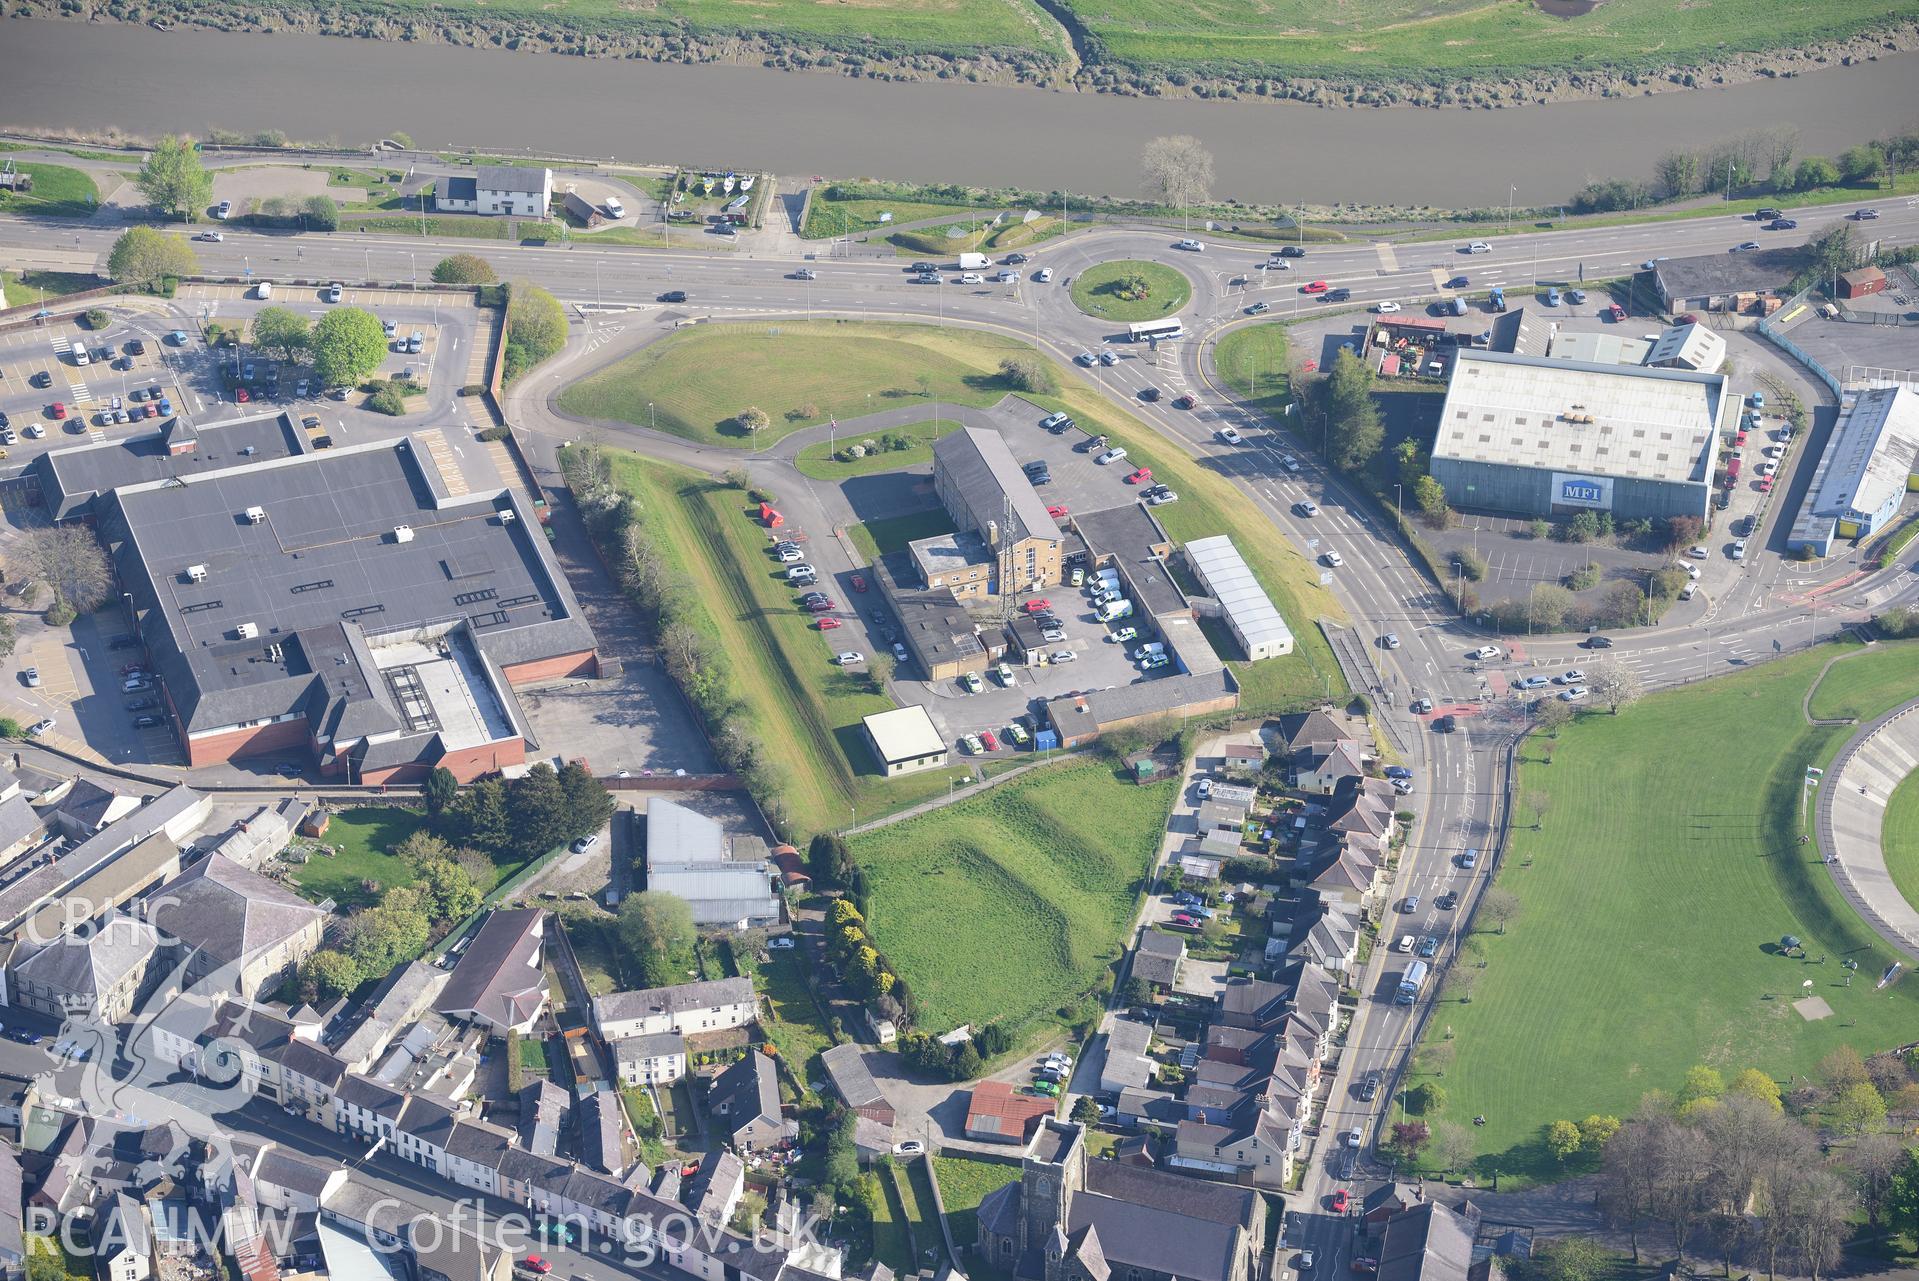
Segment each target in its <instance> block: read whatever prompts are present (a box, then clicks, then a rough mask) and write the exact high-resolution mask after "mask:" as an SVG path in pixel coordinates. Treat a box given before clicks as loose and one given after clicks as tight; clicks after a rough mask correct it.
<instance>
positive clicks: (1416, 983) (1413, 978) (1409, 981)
mask: <svg viewBox="0 0 1919 1281" xmlns="http://www.w3.org/2000/svg"><path fill="white" fill-rule="evenodd" d="M1424 986H1426V962H1424V961H1414V962H1413V963H1412V964H1411V965H1408V966H1407V967H1406V973H1405V974H1404V975H1403V976H1401V978H1400V980H1399V991H1397V992H1395V993H1394V994H1393V1004H1394V1005H1411V1004H1412V1003H1413V1002H1414V1001H1417V1000H1418V999H1419V989H1420V988H1422V987H1424Z"/></svg>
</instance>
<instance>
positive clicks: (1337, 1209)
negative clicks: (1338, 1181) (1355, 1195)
mask: <svg viewBox="0 0 1919 1281" xmlns="http://www.w3.org/2000/svg"><path fill="white" fill-rule="evenodd" d="M1352 1201H1353V1199H1352V1198H1351V1197H1350V1196H1348V1195H1346V1189H1345V1188H1340V1189H1339V1190H1338V1191H1336V1192H1334V1193H1333V1213H1334V1214H1344V1213H1346V1207H1347V1206H1349V1205H1351V1204H1352Z"/></svg>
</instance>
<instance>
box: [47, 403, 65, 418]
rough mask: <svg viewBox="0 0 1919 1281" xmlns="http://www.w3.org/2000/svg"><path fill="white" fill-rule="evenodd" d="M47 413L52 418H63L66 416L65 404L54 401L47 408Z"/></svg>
mask: <svg viewBox="0 0 1919 1281" xmlns="http://www.w3.org/2000/svg"><path fill="white" fill-rule="evenodd" d="M47 413H48V414H49V415H51V416H52V417H54V418H65V417H66V416H67V406H66V402H64V401H59V400H56V401H54V402H53V403H52V404H51V405H49V406H47Z"/></svg>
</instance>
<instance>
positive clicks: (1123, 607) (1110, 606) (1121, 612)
mask: <svg viewBox="0 0 1919 1281" xmlns="http://www.w3.org/2000/svg"><path fill="white" fill-rule="evenodd" d="M1132 616H1133V602H1132V601H1130V600H1116V601H1109V602H1107V603H1106V604H1104V605H1101V606H1100V607H1099V621H1100V622H1102V623H1111V622H1115V621H1117V620H1119V619H1122V618H1131V617H1132Z"/></svg>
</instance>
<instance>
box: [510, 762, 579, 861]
mask: <svg viewBox="0 0 1919 1281" xmlns="http://www.w3.org/2000/svg"><path fill="white" fill-rule="evenodd" d="M506 805H507V809H508V811H510V812H511V813H512V815H513V840H514V843H515V844H517V845H518V846H519V847H520V849H521V850H523V851H524V852H526V853H527V854H529V855H539V854H544V853H546V852H547V851H548V850H550V849H553V848H554V847H556V846H560V845H565V844H566V843H567V842H568V841H569V840H570V839H572V836H571V832H572V825H571V823H570V822H569V821H568V816H567V808H568V807H567V797H566V792H565V790H564V789H563V788H561V786H560V778H559V775H557V774H555V773H554V772H553V767H552V766H551V765H549V764H547V763H546V762H545V761H537V762H535V763H534V764H533V766H532V767H531V768H529V769H528V770H527V772H526V773H524V774H522V775H520V777H518V778H516V779H514V780H512V781H511V782H509V783H508V784H507V785H506Z"/></svg>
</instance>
